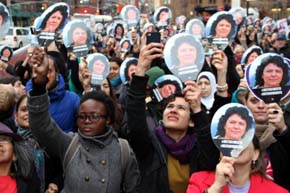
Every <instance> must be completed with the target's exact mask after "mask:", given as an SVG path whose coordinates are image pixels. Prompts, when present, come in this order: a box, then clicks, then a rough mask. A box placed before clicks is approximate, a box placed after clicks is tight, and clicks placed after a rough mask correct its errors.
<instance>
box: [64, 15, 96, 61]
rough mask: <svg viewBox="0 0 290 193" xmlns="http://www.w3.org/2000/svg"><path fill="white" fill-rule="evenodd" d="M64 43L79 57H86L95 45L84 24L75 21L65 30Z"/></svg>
mask: <svg viewBox="0 0 290 193" xmlns="http://www.w3.org/2000/svg"><path fill="white" fill-rule="evenodd" d="M63 43H64V45H65V47H66V48H68V49H69V50H70V51H71V52H73V53H74V54H75V55H76V56H77V57H79V56H86V55H87V54H88V52H89V49H90V48H91V45H92V43H93V36H92V33H91V31H90V29H89V28H88V27H87V25H86V24H85V23H84V22H82V21H80V20H74V21H70V22H69V23H68V24H67V25H66V26H65V28H64V30H63Z"/></svg>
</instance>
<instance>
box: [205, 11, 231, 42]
mask: <svg viewBox="0 0 290 193" xmlns="http://www.w3.org/2000/svg"><path fill="white" fill-rule="evenodd" d="M221 20H226V21H227V22H229V23H230V24H231V26H232V27H231V32H230V33H229V35H228V38H230V37H232V36H234V35H235V32H236V30H235V25H236V22H235V20H234V17H233V16H232V15H231V14H220V15H219V16H218V17H217V18H216V20H215V21H214V22H213V23H212V25H211V28H210V35H211V36H213V37H214V36H215V35H216V26H217V25H218V23H219V22H220V21H221Z"/></svg>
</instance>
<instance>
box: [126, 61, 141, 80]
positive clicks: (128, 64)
mask: <svg viewBox="0 0 290 193" xmlns="http://www.w3.org/2000/svg"><path fill="white" fill-rule="evenodd" d="M137 63H138V60H137V59H132V60H129V61H128V62H127V64H126V67H125V69H124V74H125V80H126V81H130V77H129V74H128V70H129V68H130V66H131V65H135V66H137Z"/></svg>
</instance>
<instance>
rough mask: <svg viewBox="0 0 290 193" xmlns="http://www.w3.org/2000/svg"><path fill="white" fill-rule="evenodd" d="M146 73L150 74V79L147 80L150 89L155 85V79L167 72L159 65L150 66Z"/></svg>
mask: <svg viewBox="0 0 290 193" xmlns="http://www.w3.org/2000/svg"><path fill="white" fill-rule="evenodd" d="M146 74H147V75H148V76H149V79H148V81H147V86H148V87H149V89H150V88H152V86H153V85H154V82H155V80H157V79H158V78H159V77H160V76H163V75H164V74H165V72H164V70H162V69H161V68H159V67H158V66H154V67H152V68H150V69H149V70H147V72H146Z"/></svg>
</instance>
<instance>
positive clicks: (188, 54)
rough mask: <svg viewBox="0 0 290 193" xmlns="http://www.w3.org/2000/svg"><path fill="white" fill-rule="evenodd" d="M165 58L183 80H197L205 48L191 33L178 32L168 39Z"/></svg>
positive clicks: (173, 71) (174, 72)
mask: <svg viewBox="0 0 290 193" xmlns="http://www.w3.org/2000/svg"><path fill="white" fill-rule="evenodd" d="M164 59H165V63H166V65H167V67H168V68H169V69H170V71H171V72H172V73H173V74H174V75H175V76H177V77H179V78H180V79H181V80H182V81H186V80H196V78H197V75H198V73H199V71H200V70H201V68H202V66H203V62H204V50H203V47H202V45H201V43H200V42H199V41H197V40H196V38H195V37H194V36H193V35H191V34H186V33H183V34H182V33H181V34H176V35H174V36H172V37H170V39H169V40H168V41H167V43H166V45H165V48H164Z"/></svg>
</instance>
